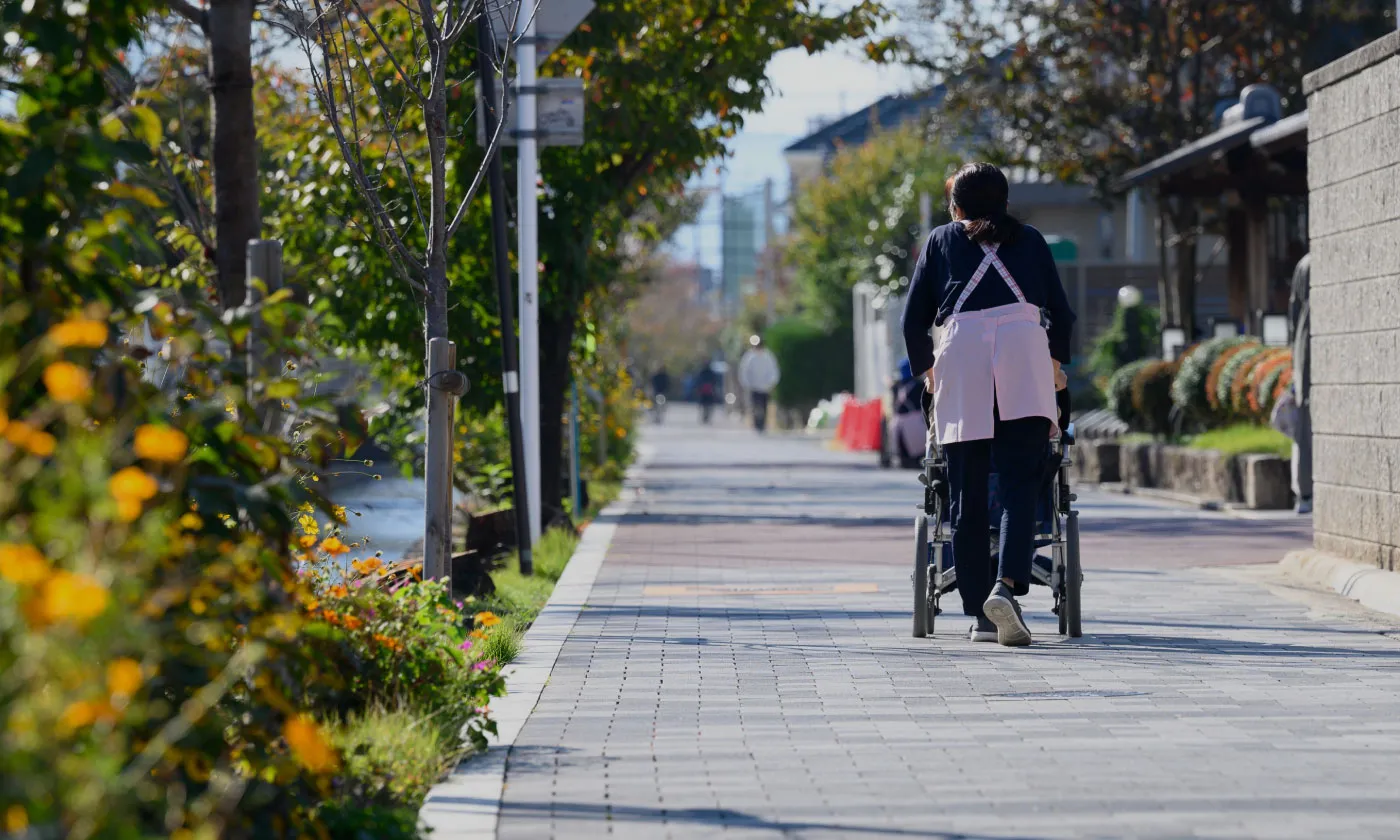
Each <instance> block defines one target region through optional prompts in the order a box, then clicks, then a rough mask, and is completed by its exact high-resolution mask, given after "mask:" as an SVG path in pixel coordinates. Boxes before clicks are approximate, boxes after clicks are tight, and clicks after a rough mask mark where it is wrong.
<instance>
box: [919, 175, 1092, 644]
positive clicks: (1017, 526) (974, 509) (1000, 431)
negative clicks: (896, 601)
mask: <svg viewBox="0 0 1400 840" xmlns="http://www.w3.org/2000/svg"><path fill="white" fill-rule="evenodd" d="M946 192H947V198H948V208H949V213H950V214H951V215H952V217H953V221H952V222H951V223H949V224H946V225H943V226H942V227H939V228H937V229H935V230H934V231H933V233H932V234H931V235H930V236H929V238H928V241H927V242H926V243H925V244H924V249H923V252H922V253H921V254H920V256H919V262H918V265H917V266H915V268H914V278H913V282H912V283H911V284H910V288H909V297H908V302H907V303H906V305H905V310H904V321H903V328H904V342H905V347H906V350H907V352H908V358H909V362H910V364H911V365H912V368H913V370H916V371H926V373H925V374H924V376H925V379H926V382H927V385H928V391H929V393H930V394H932V395H933V411H932V416H931V418H930V424H931V428H930V435H933V436H936V439H937V441H938V444H939V446H940V447H942V450H943V453H944V456H945V458H946V460H947V468H948V484H949V501H950V505H949V507H950V511H949V512H950V514H951V522H952V554H953V562H954V564H955V566H956V571H957V585H958V591H959V592H960V593H961V595H962V600H963V611H964V612H965V613H966V614H967V615H969V616H971V617H973V619H974V620H975V623H974V624H973V626H972V628H971V630H970V631H969V635H970V638H971V639H972V640H973V641H996V642H1000V643H1001V644H1003V645H1007V646H1021V645H1028V644H1030V643H1031V633H1030V629H1029V628H1028V627H1027V626H1026V622H1025V620H1024V619H1023V618H1022V617H1021V607H1020V604H1018V603H1017V601H1016V598H1017V597H1019V596H1024V595H1025V594H1026V593H1027V591H1028V590H1029V586H1030V582H1031V566H1032V562H1033V558H1034V554H1035V539H1036V508H1037V501H1038V499H1039V497H1040V492H1041V488H1042V486H1043V479H1044V476H1045V463H1046V460H1045V456H1046V448H1047V445H1048V443H1047V442H1048V441H1049V440H1050V438H1051V437H1053V436H1054V435H1055V434H1056V433H1057V432H1058V423H1059V410H1058V407H1057V404H1056V403H1057V401H1056V391H1059V390H1061V389H1063V388H1064V387H1065V376H1064V373H1063V371H1062V370H1061V367H1060V366H1061V364H1064V363H1068V362H1069V359H1070V333H1071V330H1072V328H1073V325H1074V313H1073V311H1071V310H1070V307H1069V302H1068V300H1067V299H1066V297H1065V290H1064V286H1063V285H1062V284H1061V282H1060V275H1059V271H1058V270H1057V269H1056V267H1055V261H1054V258H1053V257H1052V256H1051V254H1050V246H1049V245H1048V244H1047V243H1046V242H1045V238H1044V237H1043V236H1041V234H1040V232H1039V231H1037V230H1036V229H1035V228H1033V227H1031V226H1030V225H1026V224H1022V223H1020V222H1018V221H1017V220H1016V219H1014V218H1013V217H1012V216H1010V215H1009V214H1008V213H1007V202H1008V198H1009V195H1008V193H1009V186H1008V184H1007V180H1006V176H1005V175H1003V174H1002V172H1001V170H1000V169H998V168H996V167H995V166H992V165H991V164H988V163H969V164H967V165H965V166H963V167H962V168H961V169H959V170H958V172H957V173H956V174H955V175H954V176H953V177H952V178H950V179H948V182H947V185H946ZM935 326H937V327H939V339H938V346H937V347H936V348H935V347H934V342H933V338H932V336H931V332H932V329H933V327H935ZM993 472H995V473H996V475H997V481H996V497H997V500H998V502H999V503H1000V507H1001V509H1002V511H1003V514H1002V519H1001V533H1000V551H998V552H997V556H998V561H997V563H996V564H995V565H994V563H993V560H992V551H991V546H990V544H989V540H988V532H989V529H990V527H991V524H992V523H990V522H989V521H988V504H987V500H988V482H989V479H990V476H991V474H992V473H993Z"/></svg>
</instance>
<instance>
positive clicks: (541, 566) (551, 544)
mask: <svg viewBox="0 0 1400 840" xmlns="http://www.w3.org/2000/svg"><path fill="white" fill-rule="evenodd" d="M578 539H579V538H578V535H577V534H575V533H573V532H572V531H569V530H568V529H565V528H554V529H552V530H549V531H546V532H545V533H544V535H543V536H541V537H540V541H539V543H538V544H537V545H536V546H535V550H534V560H535V573H534V574H533V575H530V576H529V577H526V576H524V575H522V574H520V558H519V557H518V556H516V555H514V554H512V555H511V556H510V558H509V560H507V562H506V565H505V566H504V567H503V568H501V569H498V570H496V571H494V572H492V573H491V580H493V581H494V582H495V584H496V592H495V593H494V594H493V595H490V596H488V597H486V598H482V599H479V600H480V604H479V608H480V609H484V610H490V611H491V612H493V613H495V614H496V615H498V616H500V618H501V623H500V624H497V625H496V626H494V627H491V628H489V629H488V630H487V631H486V639H485V640H483V641H482V643H481V644H482V648H481V650H482V654H481V655H482V657H483V658H485V659H494V660H496V661H497V662H499V663H501V664H502V665H504V664H505V663H507V662H510V661H512V660H513V659H515V657H517V656H519V655H520V645H521V643H522V642H523V640H524V638H525V631H526V630H528V629H529V628H530V625H531V624H533V623H534V621H535V617H536V616H538V615H539V614H540V610H541V609H543V608H544V605H545V602H546V601H548V600H549V595H550V593H551V592H553V591H554V584H555V583H557V582H558V581H559V576H560V575H562V574H564V567H565V566H566V565H568V563H569V558H570V557H572V556H573V554H574V549H575V548H577V547H578Z"/></svg>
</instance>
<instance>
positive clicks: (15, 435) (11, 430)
mask: <svg viewBox="0 0 1400 840" xmlns="http://www.w3.org/2000/svg"><path fill="white" fill-rule="evenodd" d="M5 440H7V441H9V442H10V443H12V444H14V445H15V446H18V447H20V448H22V449H26V450H28V451H29V452H30V454H32V455H37V456H39V457H40V458H47V457H48V456H50V455H52V454H53V451H54V449H55V448H56V447H57V445H58V441H56V440H54V436H53V435H51V434H49V433H48V432H45V431H41V430H39V429H36V428H34V427H33V426H31V425H29V424H28V423H25V422H24V421H22V420H16V421H14V422H12V423H8V424H6V426H5Z"/></svg>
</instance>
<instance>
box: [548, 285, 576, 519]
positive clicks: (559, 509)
mask: <svg viewBox="0 0 1400 840" xmlns="http://www.w3.org/2000/svg"><path fill="white" fill-rule="evenodd" d="M563 308H564V309H566V310H567V311H568V312H569V313H570V314H568V315H566V316H565V317H563V318H560V317H556V315H555V313H554V311H553V310H554V309H555V307H542V308H541V309H540V523H541V524H542V525H543V526H544V527H546V528H547V527H549V525H550V524H551V523H554V522H557V521H559V520H561V519H562V518H563V517H564V481H563V478H562V476H563V474H564V424H563V422H562V418H563V416H564V404H565V402H566V401H567V399H568V391H569V375H570V372H571V371H570V366H569V351H570V350H571V349H572V348H573V345H574V318H573V314H572V313H573V312H574V309H573V307H563ZM577 515H578V514H577V512H576V513H575V516H577Z"/></svg>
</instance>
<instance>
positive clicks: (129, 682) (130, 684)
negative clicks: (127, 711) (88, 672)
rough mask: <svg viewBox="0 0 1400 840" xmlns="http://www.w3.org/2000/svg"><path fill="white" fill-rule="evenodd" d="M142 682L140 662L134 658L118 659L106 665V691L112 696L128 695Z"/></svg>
mask: <svg viewBox="0 0 1400 840" xmlns="http://www.w3.org/2000/svg"><path fill="white" fill-rule="evenodd" d="M142 682H144V678H143V677H142V676H141V663H139V662H137V661H136V660H135V659H125V658H123V659H118V660H117V661H115V662H113V663H112V664H110V665H108V666H107V692H108V693H109V694H111V695H112V696H113V697H130V696H131V695H133V694H135V693H136V690H137V689H138V688H140V687H141V683H142Z"/></svg>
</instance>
